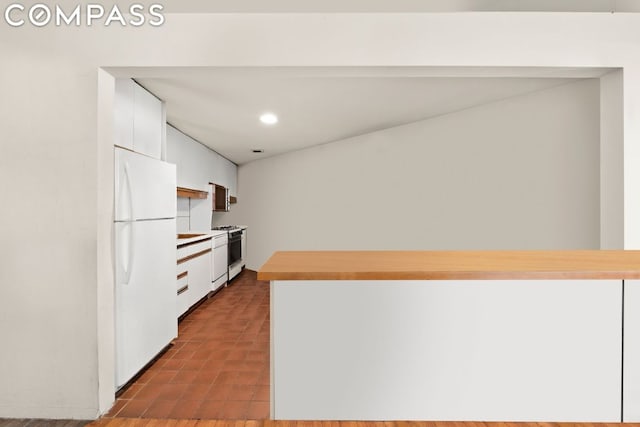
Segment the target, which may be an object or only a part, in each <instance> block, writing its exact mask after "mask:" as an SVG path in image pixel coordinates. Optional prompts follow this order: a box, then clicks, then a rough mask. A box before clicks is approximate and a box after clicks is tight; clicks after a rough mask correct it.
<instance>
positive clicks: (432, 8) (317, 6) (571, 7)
mask: <svg viewBox="0 0 640 427" xmlns="http://www.w3.org/2000/svg"><path fill="white" fill-rule="evenodd" d="M145 1H149V2H153V1H151V0H145ZM143 2H144V1H143ZM164 6H165V11H166V12H169V13H226V12H228V13H236V12H239V13H282V12H294V13H315V12H321V13H325V12H326V13H332V12H340V13H345V12H346V13H349V12H371V13H376V12H380V13H387V12H392V13H393V12H410V13H412V12H495V11H515V12H521V11H527V12H531V11H536V12H537V11H540V12H640V2H639V1H638V0H304V1H301V0H269V1H265V0H180V1H178V0H175V1H165V2H164Z"/></svg>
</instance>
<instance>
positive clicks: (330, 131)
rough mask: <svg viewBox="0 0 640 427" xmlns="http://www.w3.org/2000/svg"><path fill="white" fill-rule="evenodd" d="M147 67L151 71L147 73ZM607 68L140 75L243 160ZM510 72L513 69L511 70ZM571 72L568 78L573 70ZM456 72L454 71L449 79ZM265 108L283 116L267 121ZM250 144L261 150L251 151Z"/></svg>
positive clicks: (190, 123) (214, 142)
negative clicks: (521, 72) (518, 74)
mask: <svg viewBox="0 0 640 427" xmlns="http://www.w3.org/2000/svg"><path fill="white" fill-rule="evenodd" d="M147 73H148V72H147ZM602 73H603V71H602V70H590V71H589V72H586V73H585V72H584V71H582V72H580V73H576V72H568V73H567V72H565V73H558V72H555V73H549V72H546V73H545V72H544V71H541V70H538V72H536V73H535V74H536V75H544V76H545V77H530V76H528V75H527V74H526V73H525V74H524V75H523V76H521V77H496V76H495V75H496V73H495V72H492V73H484V74H488V75H491V77H486V76H482V74H483V73H482V72H479V71H477V70H476V71H475V72H474V73H472V74H473V75H469V74H470V73H468V72H466V73H465V72H456V70H446V71H441V72H437V73H434V72H431V73H429V74H431V75H425V73H420V72H416V73H411V72H407V71H406V70H405V72H404V73H403V75H402V76H400V75H397V73H385V72H381V71H379V72H366V73H359V72H357V71H354V72H344V71H342V72H340V73H335V72H331V71H330V70H328V71H326V72H324V71H323V70H317V69H316V70H314V71H313V72H291V71H284V70H283V71H278V70H252V71H250V72H249V71H246V70H227V71H226V72H220V70H189V69H184V70H180V71H178V72H176V71H173V72H171V73H170V75H164V76H162V77H158V76H155V77H151V76H149V77H144V76H143V77H140V76H138V77H137V78H136V80H137V81H138V82H140V83H141V84H142V85H143V86H144V87H146V88H147V89H148V90H150V91H151V92H152V93H154V94H155V95H156V96H158V97H159V98H161V99H162V100H164V101H166V104H167V121H168V122H169V123H170V124H172V125H173V126H175V127H176V128H178V129H179V130H181V131H182V132H184V133H186V134H187V135H189V136H191V137H192V138H194V139H196V140H197V141H199V142H201V143H203V144H204V145H206V146H208V147H210V148H211V149H213V150H215V151H217V152H218V153H220V154H222V155H223V156H225V157H227V158H228V159H230V160H231V161H233V162H235V163H237V164H242V163H246V162H250V161H252V160H256V159H260V158H264V157H269V156H273V155H277V154H281V153H285V152H289V151H294V150H299V149H303V148H305V147H310V146H314V145H319V144H325V143H328V142H333V141H339V140H342V139H345V138H349V137H353V136H357V135H361V134H365V133H369V132H374V131H378V130H382V129H385V128H389V127H394V126H399V125H402V124H406V123H410V122H414V121H418V120H423V119H426V118H430V117H434V116H438V115H442V114H447V113H451V112H455V111H459V110H462V109H466V108H470V107H473V106H477V105H481V104H486V103H489V102H495V101H498V100H501V99H505V98H509V97H513V96H517V95H521V94H525V93H529V92H533V91H537V90H543V89H546V88H550V87H553V86H558V85H561V84H566V83H568V82H571V81H572V78H576V76H577V77H580V78H584V77H594V76H597V75H600V74H602ZM509 74H510V75H513V74H514V73H513V72H510V73H509ZM569 74H570V75H571V78H569V77H568V75H569ZM452 76H454V77H452ZM265 111H270V112H274V113H276V114H277V115H278V116H279V119H280V122H279V123H278V124H277V125H274V126H266V125H263V124H262V123H260V121H259V120H258V118H259V115H260V114H261V113H263V112H265ZM253 149H262V150H264V153H262V154H254V153H252V150H253Z"/></svg>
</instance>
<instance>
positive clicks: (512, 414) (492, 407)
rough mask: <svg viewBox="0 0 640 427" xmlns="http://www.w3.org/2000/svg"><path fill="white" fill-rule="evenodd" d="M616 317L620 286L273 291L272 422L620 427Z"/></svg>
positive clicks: (349, 284) (514, 283)
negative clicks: (588, 426)
mask: <svg viewBox="0 0 640 427" xmlns="http://www.w3.org/2000/svg"><path fill="white" fill-rule="evenodd" d="M638 284H639V283H638V282H637V281H635V285H636V288H638V286H637V285H638ZM638 289H640V288H638ZM634 295H637V296H638V298H636V299H640V293H637V294H634ZM639 303H640V301H639ZM622 306H623V281H622V280H371V281H368V280H308V281H299V280H281V281H279V280H274V281H272V282H271V332H272V339H271V343H272V344H271V345H272V348H271V363H272V385H271V386H272V390H271V405H272V407H271V417H272V418H273V419H296V420H447V421H456V420H467V421H572V422H579V421H588V422H600V421H602V422H619V421H621V417H622V399H621V395H622V378H623V375H622V369H623V366H622V364H623V363H622V360H623V357H622V351H623V345H622V324H623V310H622ZM636 313H638V311H636ZM635 317H638V314H636V315H635ZM635 329H636V330H637V329H640V327H638V326H635ZM636 340H639V341H640V337H639V338H636ZM635 349H636V353H634V354H640V351H638V350H640V348H639V347H638V346H637V343H636V344H635ZM625 363H627V362H625ZM629 363H631V361H629ZM627 376H628V377H629V378H627V379H625V382H627V381H629V382H630V384H632V381H634V378H633V377H634V376H635V377H637V376H638V374H636V373H634V372H631V373H630V374H627ZM637 380H638V378H635V381H634V382H633V386H631V385H630V386H629V387H628V388H629V389H630V390H631V392H635V393H640V386H636V385H635V384H638V381H637ZM636 397H637V396H636Z"/></svg>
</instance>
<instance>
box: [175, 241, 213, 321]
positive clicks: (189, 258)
mask: <svg viewBox="0 0 640 427" xmlns="http://www.w3.org/2000/svg"><path fill="white" fill-rule="evenodd" d="M211 243H212V242H211V238H210V237H209V238H207V239H204V240H201V241H197V242H190V243H186V244H182V245H178V250H177V255H178V259H177V280H176V294H177V313H176V314H177V317H180V316H182V315H183V314H184V313H186V312H187V311H188V310H189V308H191V307H192V306H193V305H194V304H195V303H197V302H198V301H200V299H202V298H203V297H205V296H206V295H207V294H208V293H209V290H210V285H211Z"/></svg>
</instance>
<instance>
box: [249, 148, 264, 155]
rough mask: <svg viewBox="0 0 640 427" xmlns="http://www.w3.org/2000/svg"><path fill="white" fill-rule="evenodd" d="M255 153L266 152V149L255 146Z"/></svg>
mask: <svg viewBox="0 0 640 427" xmlns="http://www.w3.org/2000/svg"><path fill="white" fill-rule="evenodd" d="M251 151H253V152H254V153H256V154H258V153H264V150H262V149H260V148H254V149H253V150H251Z"/></svg>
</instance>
